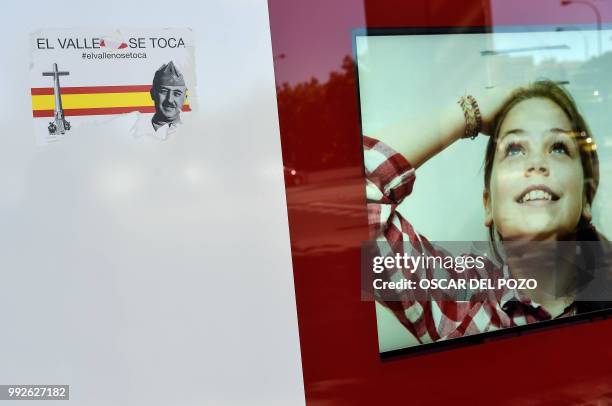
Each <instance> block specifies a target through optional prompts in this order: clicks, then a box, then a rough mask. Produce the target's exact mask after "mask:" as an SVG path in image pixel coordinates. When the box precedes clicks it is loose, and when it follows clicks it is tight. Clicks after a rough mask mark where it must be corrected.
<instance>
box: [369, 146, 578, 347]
mask: <svg viewBox="0 0 612 406" xmlns="http://www.w3.org/2000/svg"><path fill="white" fill-rule="evenodd" d="M363 145H364V158H365V171H366V192H367V199H368V223H369V227H370V238H371V239H373V240H380V241H386V242H388V243H389V244H391V245H393V244H396V243H398V242H402V243H403V244H404V246H409V247H410V249H412V251H413V254H414V255H419V254H425V255H429V256H439V255H443V253H442V252H441V251H439V250H436V249H435V248H434V247H433V246H432V244H431V243H430V242H429V241H428V240H427V239H426V238H425V237H423V236H422V235H420V234H418V233H417V232H416V231H415V230H414V228H413V227H412V225H411V224H410V223H409V222H408V221H407V220H406V219H405V218H404V217H403V216H402V214H401V213H399V212H398V211H397V210H396V209H397V207H398V206H399V204H400V203H401V202H402V201H403V200H404V198H406V197H407V196H409V195H410V193H411V192H412V187H413V185H414V181H415V178H416V176H415V170H414V168H412V166H411V165H410V163H409V162H408V161H407V160H406V158H404V157H403V156H402V155H401V154H399V153H397V152H396V151H394V150H393V149H391V148H390V147H389V146H387V145H385V144H384V143H383V142H381V141H379V140H376V139H374V138H370V137H366V136H364V141H363ZM392 272H396V273H397V272H400V271H398V270H395V271H392ZM469 272H471V275H470V274H468V275H465V277H467V278H468V279H469V278H471V277H483V276H485V275H484V274H483V273H485V274H486V277H488V278H493V279H496V278H501V277H507V276H508V275H505V274H504V272H506V270H505V269H502V268H499V267H497V266H495V265H494V264H493V263H492V262H490V261H489V262H487V263H486V266H485V269H484V270H483V271H480V273H479V274H478V275H476V273H478V271H476V270H474V269H472V270H469ZM455 274H456V273H455ZM391 277H393V276H391ZM424 277H428V275H427V274H423V273H421V274H419V272H415V273H414V274H413V275H412V276H411V279H412V280H415V279H419V278H424ZM448 277H449V278H451V277H453V273H452V272H449V275H448ZM398 297H399V300H397V301H384V300H382V299H380V298H379V299H377V300H378V301H379V302H380V303H381V304H383V305H384V306H386V307H387V308H389V309H390V310H391V311H392V312H393V313H394V314H395V316H396V317H397V319H398V320H399V322H400V323H402V325H404V327H406V329H408V331H410V332H411V333H412V335H414V337H415V338H416V339H417V340H418V341H419V342H420V343H428V342H432V341H438V340H444V339H448V338H456V337H461V336H467V335H472V334H478V333H483V332H487V331H493V330H497V329H500V328H507V327H513V326H520V325H525V324H528V323H533V322H537V321H543V320H550V319H551V315H550V313H549V312H548V311H546V310H545V309H544V308H543V307H542V306H540V305H538V304H537V303H535V302H533V301H531V300H530V299H529V298H528V297H526V296H525V295H524V294H522V293H521V292H518V291H516V290H506V291H504V292H503V293H497V295H491V296H489V297H488V298H483V299H482V300H480V299H479V300H474V298H473V297H472V298H468V299H467V300H466V301H449V300H437V299H435V300H434V299H433V298H428V300H417V299H415V298H414V297H411V295H410V292H407V291H404V292H398ZM575 312H576V309H575V304H574V303H572V304H571V305H570V306H568V307H567V308H566V309H565V310H564V311H563V313H562V314H561V315H560V316H559V317H563V316H570V315H573V314H575Z"/></svg>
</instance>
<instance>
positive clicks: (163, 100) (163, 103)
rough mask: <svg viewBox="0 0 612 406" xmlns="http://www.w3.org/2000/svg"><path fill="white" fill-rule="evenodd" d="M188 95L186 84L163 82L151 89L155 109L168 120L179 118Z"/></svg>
mask: <svg viewBox="0 0 612 406" xmlns="http://www.w3.org/2000/svg"><path fill="white" fill-rule="evenodd" d="M186 96H187V88H186V87H185V86H170V85H163V84H162V85H158V86H156V87H154V88H153V89H151V98H152V99H153V102H154V103H155V111H156V112H157V114H160V115H162V116H163V118H165V119H166V120H167V121H174V120H177V119H178V118H179V115H180V114H181V110H182V108H183V104H184V103H185V98H186Z"/></svg>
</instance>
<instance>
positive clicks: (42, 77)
mask: <svg viewBox="0 0 612 406" xmlns="http://www.w3.org/2000/svg"><path fill="white" fill-rule="evenodd" d="M31 58H32V60H31V64H30V83H31V89H30V92H31V95H32V116H33V119H34V131H35V136H36V143H37V144H39V145H44V144H48V143H50V142H55V141H58V140H61V139H63V138H65V137H82V136H86V134H87V131H86V129H87V126H89V125H99V124H101V123H103V122H107V121H109V120H113V119H115V118H117V117H118V116H121V117H123V118H127V121H128V122H129V124H127V125H126V126H125V128H126V136H136V137H141V136H150V137H152V138H155V139H159V140H167V139H168V138H170V137H172V136H174V134H175V133H178V132H179V131H180V127H181V124H183V122H184V121H185V120H186V119H187V118H188V116H189V114H190V113H191V112H192V110H193V109H194V108H195V104H196V97H195V89H196V78H195V66H194V64H195V56H194V45H193V35H192V32H191V30H190V29H160V30H140V31H131V30H121V31H119V30H108V31H103V30H41V31H38V32H35V33H33V34H32V35H31Z"/></svg>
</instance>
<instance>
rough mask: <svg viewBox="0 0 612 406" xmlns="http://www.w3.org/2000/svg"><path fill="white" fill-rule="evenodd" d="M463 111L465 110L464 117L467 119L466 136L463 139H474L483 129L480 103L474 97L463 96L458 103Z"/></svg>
mask: <svg viewBox="0 0 612 406" xmlns="http://www.w3.org/2000/svg"><path fill="white" fill-rule="evenodd" d="M457 103H458V104H459V106H461V109H462V110H463V116H464V117H465V135H464V136H463V138H470V139H472V140H473V139H474V138H476V137H477V136H478V133H479V132H480V130H481V128H482V116H481V115H480V108H478V102H476V98H475V97H474V96H472V95H467V96H461V97H460V98H459V100H458V101H457Z"/></svg>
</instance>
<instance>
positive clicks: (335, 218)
mask: <svg viewBox="0 0 612 406" xmlns="http://www.w3.org/2000/svg"><path fill="white" fill-rule="evenodd" d="M509 3H511V4H512V5H513V6H512V7H509V6H508V4H509ZM534 3H535V4H537V7H535V6H534ZM597 4H598V5H601V6H602V7H603V6H604V5H603V2H598V3H597ZM573 7H574V8H573V9H571V8H570V7H561V6H560V5H559V3H558V2H551V1H548V0H542V1H541V2H535V1H529V2H527V1H523V0H520V1H515V2H510V1H506V2H499V3H498V4H491V5H490V4H489V3H488V2H487V1H457V0H421V1H411V2H407V1H401V0H373V1H365V4H364V2H363V1H359V0H316V1H302V0H269V11H270V24H271V34H272V45H273V53H274V60H275V65H274V68H275V75H276V79H277V85H278V103H279V105H278V106H279V120H280V130H281V142H282V148H283V158H284V161H285V165H286V166H289V167H291V168H294V169H296V171H297V173H298V174H300V175H301V176H303V178H304V179H305V180H306V182H307V183H306V186H301V187H293V186H291V184H290V183H289V182H288V187H287V205H288V217H289V226H290V236H291V246H292V252H293V272H294V280H295V290H296V300H297V308H298V319H299V327H300V342H301V351H302V365H303V371H304V382H305V389H306V397H307V401H308V404H314V405H316V404H321V405H323V404H325V405H344V404H346V405H361V404H364V405H370V404H431V405H440V404H450V403H454V404H502V405H505V404H508V405H510V404H530V405H570V404H583V403H586V404H612V346H611V345H610V341H611V339H612V321H610V320H606V321H597V322H591V323H583V324H579V325H570V326H563V327H559V328H556V329H550V330H546V331H538V332H534V333H530V334H527V335H523V336H520V337H511V338H502V339H499V340H496V341H491V342H486V343H484V344H479V345H474V346H464V347H460V348H457V349H450V350H446V351H441V352H437V353H429V354H421V355H418V356H410V357H403V358H396V359H393V360H387V361H381V360H380V357H379V354H378V343H377V336H376V318H375V310H374V305H373V303H371V302H362V301H360V281H359V269H360V264H359V261H360V251H359V244H360V242H361V241H363V240H366V239H367V238H368V234H367V223H366V211H365V192H364V180H363V176H362V151H361V139H360V134H359V131H360V130H359V117H358V109H357V106H358V104H357V94H356V88H355V84H354V71H353V66H352V61H351V60H350V58H349V59H346V58H345V57H346V56H350V55H351V53H352V51H351V29H353V28H363V27H366V26H367V27H386V28H391V27H410V26H420V27H423V26H431V27H440V26H462V25H463V26H481V25H491V24H493V23H495V24H567V23H592V22H593V19H594V17H593V15H592V12H591V11H590V10H589V9H588V8H586V7H582V8H581V7H579V6H577V5H576V6H573ZM607 7H608V8H607V9H605V10H603V12H602V14H603V17H604V22H605V21H610V20H612V13H610V11H612V10H610V6H607ZM589 13H591V14H589ZM288 180H290V179H288ZM391 402H393V403H391Z"/></svg>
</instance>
